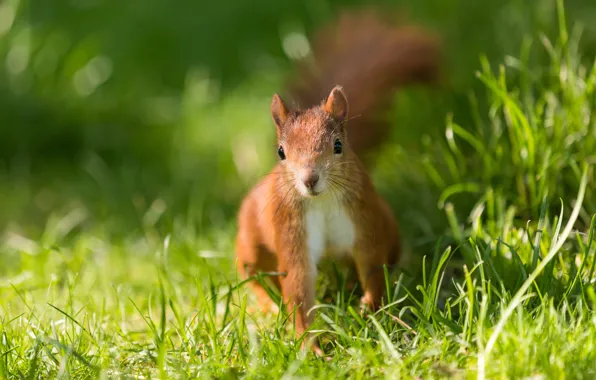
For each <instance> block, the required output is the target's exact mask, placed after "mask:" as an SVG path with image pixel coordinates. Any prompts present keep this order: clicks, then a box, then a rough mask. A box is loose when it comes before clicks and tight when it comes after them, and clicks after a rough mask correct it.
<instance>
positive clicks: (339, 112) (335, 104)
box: [324, 86, 348, 121]
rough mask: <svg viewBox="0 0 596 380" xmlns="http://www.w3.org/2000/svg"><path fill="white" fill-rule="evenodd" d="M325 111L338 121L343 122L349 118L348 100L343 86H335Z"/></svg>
mask: <svg viewBox="0 0 596 380" xmlns="http://www.w3.org/2000/svg"><path fill="white" fill-rule="evenodd" d="M324 109H325V112H327V113H328V114H329V115H331V117H332V118H334V119H335V120H337V121H343V120H344V119H345V118H346V117H347V116H348V99H347V98H346V94H345V93H344V90H343V89H342V87H341V86H335V87H334V88H333V90H331V93H330V94H329V96H328V97H327V101H326V102H325V106H324Z"/></svg>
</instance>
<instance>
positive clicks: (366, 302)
mask: <svg viewBox="0 0 596 380" xmlns="http://www.w3.org/2000/svg"><path fill="white" fill-rule="evenodd" d="M360 307H361V308H362V309H364V310H367V311H372V312H375V311H377V310H379V307H380V303H379V302H378V301H376V300H375V299H374V298H373V297H371V295H370V294H369V293H365V294H364V295H363V296H362V298H360Z"/></svg>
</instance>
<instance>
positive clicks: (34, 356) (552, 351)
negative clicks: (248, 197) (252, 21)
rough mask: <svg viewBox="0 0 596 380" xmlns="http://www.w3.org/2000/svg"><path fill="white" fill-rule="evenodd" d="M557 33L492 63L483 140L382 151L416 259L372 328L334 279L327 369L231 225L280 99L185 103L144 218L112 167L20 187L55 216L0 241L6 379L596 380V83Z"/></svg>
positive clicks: (452, 122)
mask: <svg viewBox="0 0 596 380" xmlns="http://www.w3.org/2000/svg"><path fill="white" fill-rule="evenodd" d="M559 14H560V15H562V14H563V12H562V5H561V3H559ZM559 25H560V32H559V38H558V39H557V40H553V41H549V40H547V39H546V38H543V39H541V40H540V39H537V40H534V43H533V45H540V44H541V45H542V47H540V46H530V44H525V45H524V46H525V47H524V49H522V52H521V53H520V58H519V59H514V58H512V57H507V59H505V63H506V64H504V65H502V66H499V67H496V68H495V67H491V66H490V65H489V64H488V62H487V61H486V60H481V70H480V72H479V73H478V78H479V81H480V82H481V83H483V85H484V86H485V90H486V95H485V96H480V94H475V95H472V96H470V100H471V101H470V106H469V108H470V110H471V111H470V115H471V117H469V118H468V119H469V120H472V122H471V123H470V124H469V125H468V124H466V125H463V124H462V125H459V124H458V123H460V121H459V120H460V118H459V117H458V115H457V113H455V114H453V115H448V116H447V118H446V127H445V135H444V138H437V137H436V136H434V135H432V136H431V135H429V136H426V137H425V138H423V143H422V151H421V152H413V151H412V150H407V149H404V148H403V145H401V144H398V143H390V144H388V146H387V147H385V150H384V151H383V152H380V160H379V162H378V165H377V167H376V169H375V170H374V172H373V173H372V174H373V177H374V179H375V182H376V183H377V184H378V186H379V189H380V191H381V192H382V193H383V194H384V195H385V196H386V197H387V198H388V200H389V201H390V203H391V205H392V206H393V207H394V209H395V211H396V214H397V216H398V218H399V220H400V223H401V225H402V229H403V235H404V237H405V238H406V243H407V247H408V251H409V257H408V261H407V262H406V263H404V268H403V270H402V271H400V272H399V273H397V274H396V275H395V276H394V277H393V278H391V280H390V281H389V282H388V289H389V294H390V295H391V297H390V298H391V302H390V303H389V304H388V305H386V306H385V307H384V308H382V310H380V311H379V312H377V313H375V314H372V315H365V314H363V313H361V311H360V310H359V308H358V306H357V300H358V296H357V292H358V290H357V289H356V290H354V291H352V290H348V289H345V288H344V287H342V286H341V284H342V281H343V277H342V275H341V272H339V271H338V272H335V271H333V270H332V269H333V268H327V269H329V270H328V271H326V272H325V273H326V275H325V276H321V277H320V279H319V285H320V286H319V288H318V298H319V303H318V306H317V311H318V317H317V320H316V322H315V325H314V326H313V329H314V330H315V331H317V332H319V333H320V338H321V340H322V342H323V346H324V348H325V350H326V351H327V352H328V353H329V355H330V356H331V360H329V361H325V360H323V359H319V358H316V357H314V356H313V355H312V354H311V353H304V352H301V351H300V349H299V347H300V341H297V340H296V339H294V334H293V333H292V331H291V330H292V327H291V326H290V325H289V324H288V323H286V322H287V318H288V317H287V315H286V314H283V313H282V314H279V315H272V314H269V315H267V314H263V313H262V312H261V311H260V310H259V307H258V304H257V303H256V302H255V299H254V298H253V296H252V294H251V293H250V292H248V291H247V288H246V286H245V283H243V282H241V281H239V279H238V278H237V275H236V272H235V270H234V258H233V238H234V233H235V221H234V218H233V217H231V216H232V215H233V214H234V212H235V210H236V207H237V203H238V201H239V199H240V197H241V195H242V194H243V193H244V192H245V191H246V189H247V188H248V187H249V186H250V185H251V184H252V183H254V181H255V179H256V178H258V176H260V175H262V174H263V173H264V172H265V171H266V170H267V168H268V166H269V165H270V164H271V157H269V156H268V155H266V154H264V153H263V154H256V155H255V154H253V152H266V149H267V147H268V142H267V140H266V138H264V137H263V136H262V135H261V134H259V133H260V132H261V131H262V129H259V128H261V127H260V126H259V124H262V125H268V124H267V123H269V118H268V114H267V104H268V103H267V102H268V101H269V98H270V92H271V91H273V88H275V86H276V83H273V82H275V80H273V79H269V81H265V80H263V78H262V77H259V76H257V77H256V78H255V80H254V82H258V83H261V84H262V86H261V87H255V86H254V82H251V83H248V84H247V85H246V87H242V88H239V89H238V90H237V91H236V92H234V93H232V94H231V95H230V96H228V97H227V98H226V100H225V101H224V102H223V103H221V104H218V105H217V106H213V105H209V104H207V105H203V106H201V107H199V105H197V104H196V103H194V100H193V93H192V91H190V90H189V93H188V94H185V95H184V96H183V104H184V106H185V107H187V108H189V109H195V111H194V112H193V113H190V112H189V113H186V114H185V115H191V116H187V118H186V119H185V120H184V123H183V124H184V125H183V128H181V129H180V130H179V131H178V132H177V134H176V136H175V137H174V140H175V141H178V142H179V145H180V146H181V147H182V148H181V149H180V150H179V151H178V152H177V154H178V156H177V158H176V157H175V159H173V162H174V163H175V166H176V169H175V170H176V173H177V174H176V175H175V176H173V178H174V180H177V181H179V182H175V181H174V182H173V183H172V185H171V187H170V189H169V190H168V191H166V192H163V193H159V194H157V195H156V196H155V197H154V198H150V199H149V200H148V198H143V197H140V196H136V194H134V193H133V194H130V193H129V192H127V191H128V189H129V188H134V186H132V184H133V183H134V182H135V181H139V182H140V183H144V182H143V181H144V178H145V177H144V174H143V172H141V171H135V169H132V168H131V167H129V166H126V165H122V166H121V167H120V169H119V170H118V171H114V170H111V169H110V167H109V166H108V165H106V164H105V162H103V161H102V160H101V159H100V158H99V157H97V156H89V157H88V159H87V160H85V161H84V165H83V169H82V172H83V173H84V174H81V173H80V172H75V173H72V175H73V177H76V180H74V181H72V182H71V183H69V185H64V186H63V185H61V184H53V185H52V186H49V187H47V188H46V187H44V188H41V189H40V188H39V187H38V185H37V182H35V180H33V179H30V180H28V181H24V182H18V181H13V180H11V179H14V178H16V177H11V175H10V174H9V175H7V177H5V178H8V179H9V180H10V181H4V182H3V183H0V194H3V197H2V199H0V201H2V203H0V206H3V209H4V210H8V211H6V212H7V215H12V213H16V210H18V209H21V208H25V207H32V206H30V205H31V204H33V205H41V206H44V207H45V208H44V209H43V210H42V211H40V213H39V215H36V218H45V224H44V226H43V227H42V228H36V227H35V225H36V223H34V222H32V221H28V220H26V219H25V218H23V217H21V218H19V219H18V220H17V219H16V218H15V219H14V220H12V219H11V218H8V219H9V223H7V227H6V230H5V232H4V235H3V238H2V239H1V240H0V378H11V379H12V378H27V379H28V378H55V377H58V378H86V377H88V378H140V377H145V378H196V377H200V378H240V377H243V378H288V377H313V378H320V377H324V376H327V377H330V376H334V377H350V378H385V377H386V378H400V377H403V378H424V379H427V378H491V379H492V378H508V379H509V378H528V379H529V378H533V379H539V378H540V379H542V378H544V379H546V378H557V379H558V378H578V379H579V378H588V379H589V378H594V377H595V376H596V313H595V312H594V308H595V307H596V292H595V291H594V281H595V279H596V254H595V251H596V247H595V245H594V243H593V240H594V233H595V232H596V217H594V215H595V212H596V211H595V208H594V202H595V199H596V198H595V196H596V194H595V193H594V190H593V189H594V180H595V179H594V169H593V164H594V162H595V158H596V153H595V152H596V149H594V148H595V146H594V141H595V140H594V136H596V123H595V122H594V116H595V115H594V112H595V111H594V110H595V109H596V99H595V94H594V91H595V86H596V65H595V64H594V61H593V60H592V61H588V63H587V64H586V61H585V59H584V58H585V57H582V56H581V55H580V54H579V51H578V50H579V49H578V46H579V40H578V38H579V34H578V33H575V32H573V33H571V34H570V35H568V32H567V27H566V25H565V22H564V21H563V17H561V20H560V23H559ZM573 30H574V31H575V29H573ZM537 42H538V43H537ZM531 49H537V50H541V51H543V52H546V53H547V54H548V56H549V57H550V62H549V64H548V66H544V65H536V64H534V63H533V62H532V61H531V60H530V59H529V58H528V57H529V56H530V54H529V52H530V50H531ZM263 82H265V84H263ZM409 95H412V94H409ZM412 96H413V95H412ZM411 99H413V98H407V97H405V98H404V97H402V98H398V100H397V101H396V107H397V109H398V111H399V110H400V109H404V108H407V107H410V109H411V106H412V104H411V103H409V100H411ZM478 99H487V103H486V104H478V102H479V100H478ZM263 104H264V105H263ZM420 106H421V107H424V104H420ZM197 108H198V109H199V111H196V109H197ZM482 110H486V112H484V111H482ZM398 114H399V113H398ZM410 117H413V116H412V115H410ZM222 120H225V121H222ZM246 120H251V122H250V123H249V122H247V123H244V122H245V121H246ZM197 124H202V125H219V126H220V127H222V129H221V130H219V131H218V132H217V133H211V132H212V131H213V130H212V129H208V128H206V129H194V128H193V126H194V125H197ZM240 124H242V125H243V127H244V129H243V132H244V134H243V135H238V130H239V129H238V128H236V127H235V126H236V125H240ZM268 133H269V136H272V128H271V131H269V132H268ZM185 141H192V142H193V143H194V144H183V142H185ZM222 141H224V142H225V143H222ZM396 141H399V139H396ZM222 147H225V149H223V148H222ZM239 147H242V148H239ZM185 149H186V150H185ZM251 149H252V150H251ZM193 160H194V161H193ZM197 167H199V168H200V170H199V171H198V172H197V171H196V170H197ZM14 170H17V171H18V165H17V169H14ZM173 170H174V169H173ZM218 171H221V172H223V173H228V174H221V175H218V174H216V173H217V172H218ZM232 172H233V173H236V174H235V175H229V173H232ZM47 175H48V176H49V177H51V176H52V173H48V174H47ZM184 178H197V179H196V180H194V181H190V185H188V183H187V182H184V181H183V179H184ZM207 179H209V181H208V180H207ZM42 182H43V181H42ZM44 183H45V182H44ZM181 183H184V184H185V185H184V186H183V185H181ZM208 184H211V185H212V186H208ZM185 186H190V190H189V189H188V188H186V187H185ZM60 192H62V193H60ZM189 193H190V194H195V195H194V196H193V198H191V199H184V200H183V201H181V200H180V199H182V198H184V197H185V196H188V194H189ZM75 194H76V195H78V196H79V197H80V198H84V199H86V200H87V201H89V199H91V200H93V202H82V201H79V199H78V198H76V197H74V195H75ZM55 199H62V202H60V201H56V200H55ZM65 199H66V200H68V201H64V200H65ZM9 200H10V201H12V202H9ZM15 202H16V203H15ZM48 205H51V206H48ZM41 206H39V207H40V208H43V207H41ZM111 210H119V211H120V212H121V213H122V214H130V215H133V217H132V219H134V220H135V221H136V222H135V223H133V224H126V223H121V222H120V221H119V217H120V216H121V215H118V216H116V215H110V212H111ZM40 215H41V216H40ZM45 215H49V217H47V216H45ZM5 218H6V216H5ZM338 284H339V285H338Z"/></svg>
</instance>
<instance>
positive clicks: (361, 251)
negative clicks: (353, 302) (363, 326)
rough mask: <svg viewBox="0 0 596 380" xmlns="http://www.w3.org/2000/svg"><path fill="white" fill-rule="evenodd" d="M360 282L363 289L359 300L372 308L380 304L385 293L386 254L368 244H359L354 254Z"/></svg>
mask: <svg viewBox="0 0 596 380" xmlns="http://www.w3.org/2000/svg"><path fill="white" fill-rule="evenodd" d="M355 262H356V268H357V270H358V277H359V279H360V284H361V285H362V288H363V289H364V295H363V296H362V299H361V302H362V303H363V304H365V305H367V306H368V307H370V308H371V309H372V310H377V309H378V308H379V307H380V306H381V302H382V300H383V296H384V294H385V271H384V265H388V260H387V255H386V254H383V252H382V251H379V250H378V248H371V245H370V244H359V245H358V247H357V249H356V255H355Z"/></svg>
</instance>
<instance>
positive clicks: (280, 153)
mask: <svg viewBox="0 0 596 380" xmlns="http://www.w3.org/2000/svg"><path fill="white" fill-rule="evenodd" d="M277 155H278V156H279V158H280V159H282V160H285V159H286V152H284V148H283V147H282V146H281V145H280V146H279V149H277Z"/></svg>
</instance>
